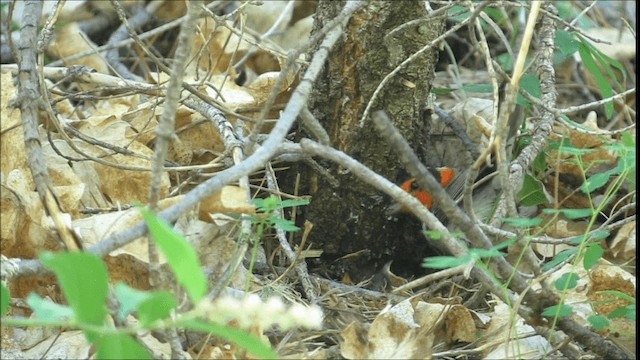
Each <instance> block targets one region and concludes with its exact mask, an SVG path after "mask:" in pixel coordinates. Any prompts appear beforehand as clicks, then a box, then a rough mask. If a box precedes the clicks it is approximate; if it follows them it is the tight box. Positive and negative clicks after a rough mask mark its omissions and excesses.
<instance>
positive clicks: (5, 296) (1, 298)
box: [0, 282, 11, 315]
mask: <svg viewBox="0 0 640 360" xmlns="http://www.w3.org/2000/svg"><path fill="white" fill-rule="evenodd" d="M10 304H11V293H9V289H8V288H7V287H6V286H4V282H0V315H4V314H6V313H7V311H9V305H10Z"/></svg>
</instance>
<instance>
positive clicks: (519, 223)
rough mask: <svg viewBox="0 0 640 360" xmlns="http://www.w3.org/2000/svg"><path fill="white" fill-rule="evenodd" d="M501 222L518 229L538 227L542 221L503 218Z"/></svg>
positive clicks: (536, 219)
mask: <svg viewBox="0 0 640 360" xmlns="http://www.w3.org/2000/svg"><path fill="white" fill-rule="evenodd" d="M503 221H504V222H505V223H507V224H510V225H511V226H514V227H519V228H529V227H533V226H538V225H540V224H541V223H542V219H540V218H533V219H525V218H516V219H514V218H504V219H503Z"/></svg>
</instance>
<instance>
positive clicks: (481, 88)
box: [462, 84, 493, 94]
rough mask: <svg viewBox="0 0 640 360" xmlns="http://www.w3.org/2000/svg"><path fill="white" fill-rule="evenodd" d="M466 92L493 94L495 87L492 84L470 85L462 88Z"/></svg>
mask: <svg viewBox="0 0 640 360" xmlns="http://www.w3.org/2000/svg"><path fill="white" fill-rule="evenodd" d="M462 88H463V89H464V91H466V92H472V93H483V94H485V93H491V92H493V86H492V85H491V84H470V85H464V86H462Z"/></svg>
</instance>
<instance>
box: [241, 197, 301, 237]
mask: <svg viewBox="0 0 640 360" xmlns="http://www.w3.org/2000/svg"><path fill="white" fill-rule="evenodd" d="M253 204H254V205H255V206H256V210H257V211H258V212H259V213H261V215H262V216H252V217H251V220H252V221H253V223H254V224H257V225H261V226H265V227H267V228H270V227H274V228H276V229H280V230H283V231H298V230H300V228H299V227H297V226H296V225H295V224H294V223H293V221H291V220H288V219H283V218H281V217H279V216H277V215H275V214H274V212H276V211H278V210H281V209H284V208H288V207H295V206H304V205H309V200H307V199H298V200H280V199H279V198H278V197H276V196H269V197H268V198H265V199H254V200H253Z"/></svg>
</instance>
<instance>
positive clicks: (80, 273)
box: [40, 252, 108, 342]
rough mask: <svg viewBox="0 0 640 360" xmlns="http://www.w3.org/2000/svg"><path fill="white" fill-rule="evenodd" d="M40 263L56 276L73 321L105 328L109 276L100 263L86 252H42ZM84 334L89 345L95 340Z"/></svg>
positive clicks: (98, 258) (95, 257)
mask: <svg viewBox="0 0 640 360" xmlns="http://www.w3.org/2000/svg"><path fill="white" fill-rule="evenodd" d="M40 260H41V261H42V264H43V265H44V266H45V267H46V268H48V269H50V270H51V271H53V272H54V273H55V274H56V277H57V278H58V281H59V282H60V287H61V288H62V293H63V294H64V296H65V298H66V299H67V302H68V303H69V306H71V309H73V312H74V314H75V318H76V320H77V321H78V322H80V323H86V324H91V325H96V326H102V325H104V323H105V320H106V315H107V308H106V306H105V303H106V300H107V291H108V274H107V268H106V266H105V265H104V263H103V262H102V259H100V257H98V256H97V255H94V254H91V253H85V252H65V253H57V254H53V253H50V252H44V253H41V254H40ZM85 334H86V335H87V339H89V341H90V342H93V341H94V340H95V339H96V336H97V334H96V333H93V332H88V331H87V332H85Z"/></svg>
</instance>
